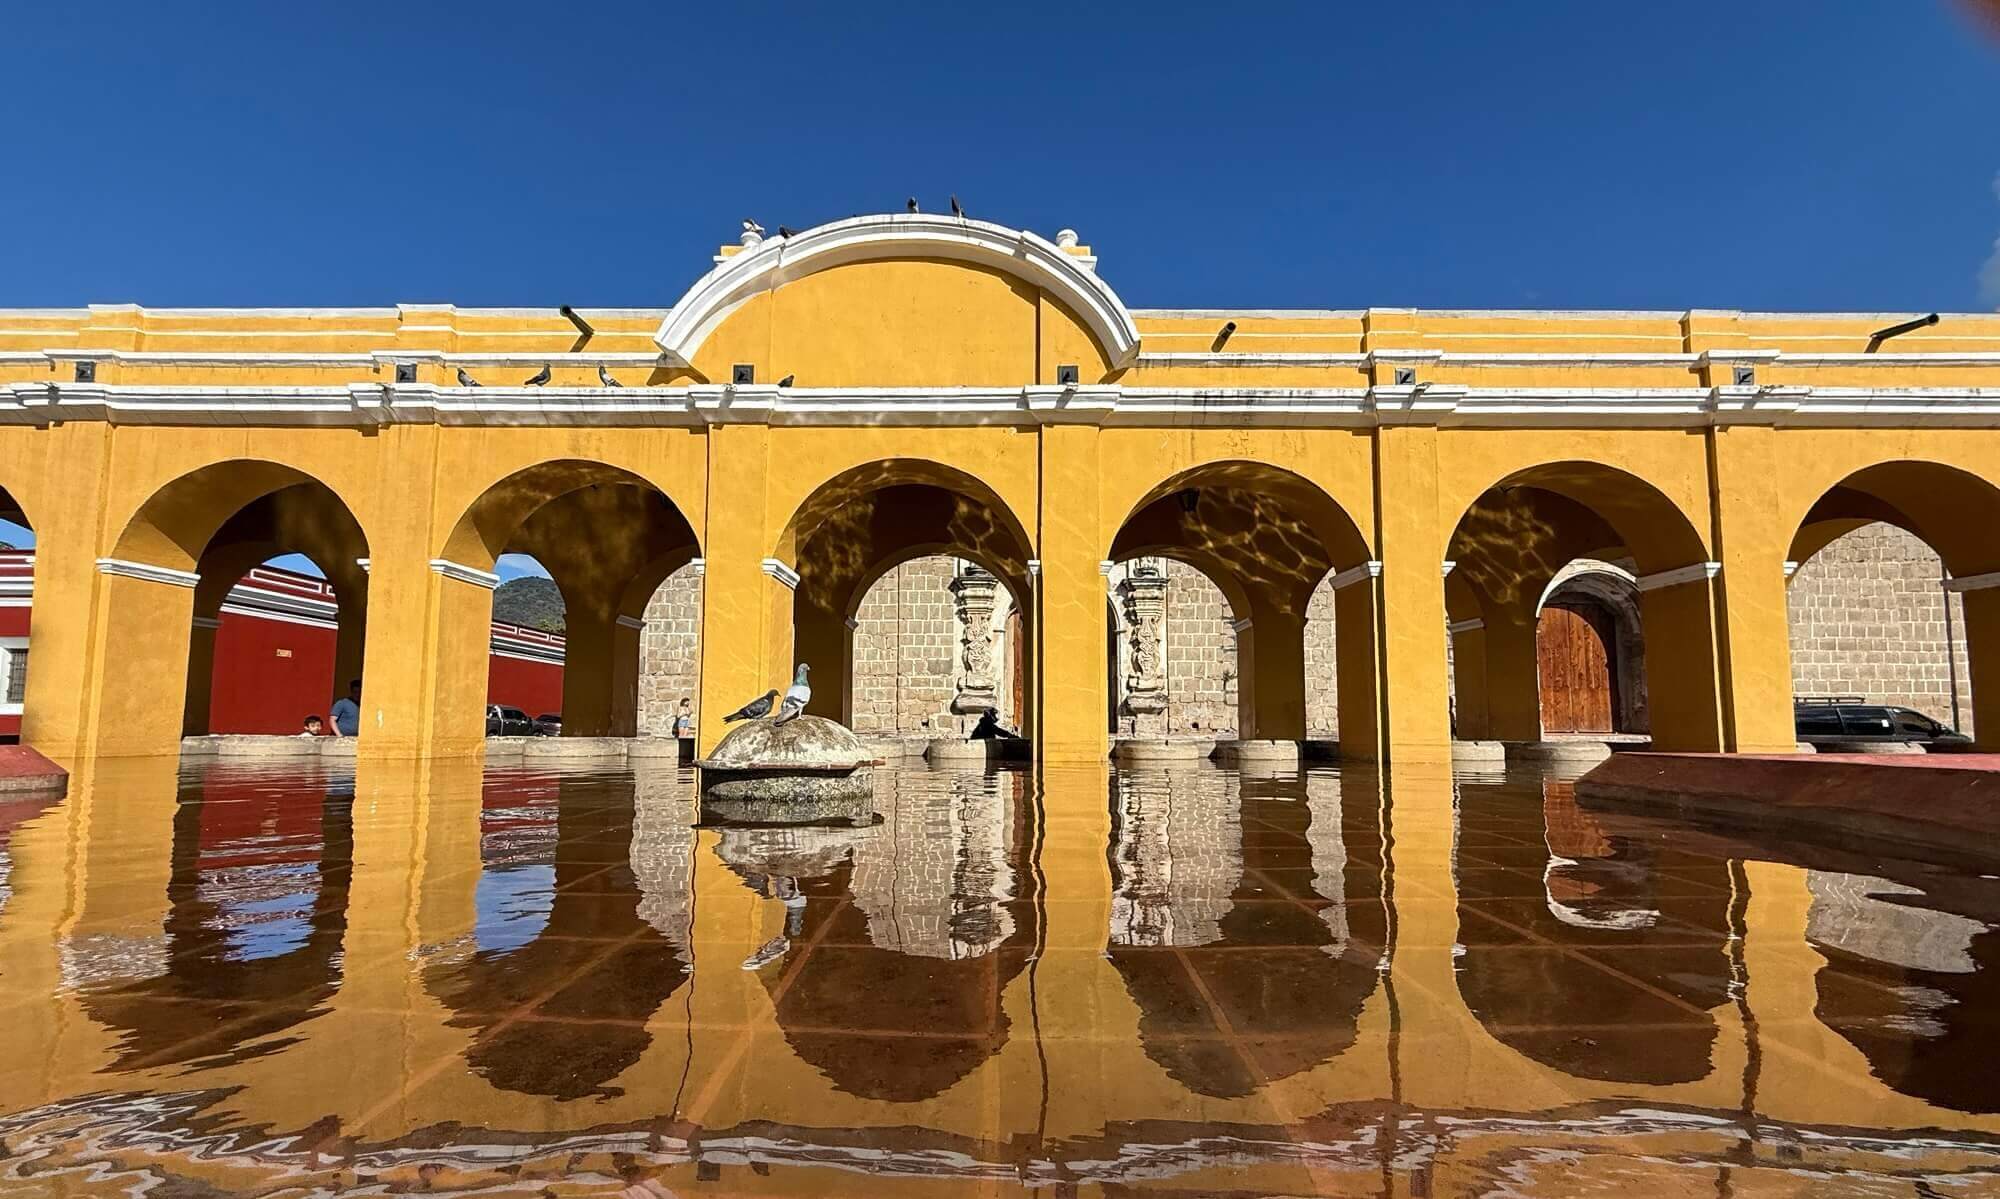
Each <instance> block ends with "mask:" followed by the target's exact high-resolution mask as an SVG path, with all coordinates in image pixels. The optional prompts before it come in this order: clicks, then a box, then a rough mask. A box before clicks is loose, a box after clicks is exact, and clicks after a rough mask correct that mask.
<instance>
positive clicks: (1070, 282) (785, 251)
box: [653, 213, 1139, 370]
mask: <svg viewBox="0 0 2000 1199" xmlns="http://www.w3.org/2000/svg"><path fill="white" fill-rule="evenodd" d="M888 258H949V259H956V260H959V261H965V262H972V263H976V264H978V265H981V266H986V267H991V268H994V269H997V270H1001V271H1005V272H1006V273H1008V274H1010V275H1013V276H1015V277H1016V278H1019V279H1023V280H1025V281H1027V282H1029V283H1032V284H1034V285H1035V286H1037V287H1040V288H1042V289H1043V290H1045V291H1047V292H1049V293H1050V294H1051V295H1052V296H1054V297H1055V298H1056V299H1058V300H1060V301H1062V303H1063V304H1064V306H1065V307H1067V308H1068V309H1069V310H1070V311H1071V312H1073V313H1075V314H1076V315H1077V317H1078V318H1079V319H1080V320H1082V322H1083V323H1084V326H1085V327H1086V328H1088V329H1089V330H1090V332H1091V333H1092V334H1093V335H1094V336H1095V337H1096V338H1097V342H1098V345H1099V346H1100V347H1102V349H1103V351H1104V356H1105V357H1106V358H1108V359H1109V360H1110V362H1111V366H1112V369H1113V370H1118V369H1121V368H1124V367H1127V366H1130V365H1132V360H1133V359H1134V358H1136V357H1137V356H1138V353H1139V327H1138V325H1137V324H1135V323H1134V322H1133V320H1132V314H1131V312H1130V311H1129V310H1128V309H1127V308H1126V307H1125V304H1124V302H1123V301H1121V300H1120V299H1119V298H1118V294H1117V293H1116V292H1114V291H1112V290H1111V287H1110V285H1109V284H1107V283H1105V282H1104V280H1102V279H1101V278H1099V277H1098V275H1097V273H1096V272H1095V271H1093V270H1091V269H1090V268H1089V266H1088V265H1087V264H1085V263H1084V262H1082V261H1081V260H1080V259H1078V258H1077V257H1076V256H1075V255H1073V254H1070V253H1068V252H1066V251H1065V250H1063V249H1062V248H1061V247H1060V246H1058V245H1056V244H1055V243H1054V242H1052V241H1049V240H1047V239H1046V238H1043V237H1040V236H1037V235H1036V234H1033V233H1029V232H1027V231H1026V230H1022V229H1009V228H1007V227H1006V226H1004V225H995V224H991V223H989V222H986V221H974V220H966V219H964V218H961V217H953V216H946V215H940V214H935V213H910V214H906V215H905V214H894V215H880V216H860V217H851V218H849V219H847V220H844V221H833V222H831V223H829V224H825V225H820V226H817V227H815V228H812V229H805V230H801V231H800V232H798V233H794V234H793V235H792V236H790V237H775V236H767V237H765V238H764V240H763V241H761V242H760V243H758V244H757V245H755V246H750V247H746V248H744V249H743V250H741V251H739V252H737V253H735V254H732V255H730V256H728V257H726V258H724V259H723V260H722V261H720V262H718V263H717V264H716V265H715V269H713V270H711V271H709V272H708V274H706V275H704V276H702V277H701V278H700V279H698V280H696V282H695V284H694V286H693V287H690V288H689V289H688V290H687V294H686V295H684V296H682V297H681V298H680V300H679V301H678V302H677V303H676V304H675V305H674V307H673V311H672V312H670V313H669V314H668V315H667V318H666V319H665V320H664V321H662V322H661V323H660V329H659V332H658V333H656V334H654V336H653V340H654V341H655V342H656V343H658V345H659V347H660V350H661V352H662V354H663V355H664V356H665V358H666V359H667V361H668V362H670V363H672V364H673V365H676V366H689V365H692V364H693V361H694V356H695V354H696V353H697V352H699V351H700V349H701V346H702V343H703V342H704V341H706V340H707V338H708V335H709V334H710V333H712V332H714V331H715V329H716V327H717V326H719V325H720V324H722V322H723V321H724V320H726V319H728V317H729V315H730V314H731V313H733V312H734V311H736V309H737V308H739V307H740V306H742V305H743V304H744V303H745V302H747V301H748V300H750V299H751V298H752V297H753V296H757V295H760V294H762V293H764V292H767V291H771V290H773V289H775V288H778V287H780V286H782V285H784V284H785V283H788V282H791V281H792V280H794V279H802V278H804V277H806V276H807V275H812V274H816V273H818V272H820V271H823V270H826V269H828V268H830V267H836V266H841V265H843V264H846V263H851V262H873V261H879V260H882V259H888Z"/></svg>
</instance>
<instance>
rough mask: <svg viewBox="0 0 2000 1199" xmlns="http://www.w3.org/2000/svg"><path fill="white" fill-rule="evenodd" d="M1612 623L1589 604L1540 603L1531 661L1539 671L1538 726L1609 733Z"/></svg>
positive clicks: (1550, 730) (1557, 730)
mask: <svg viewBox="0 0 2000 1199" xmlns="http://www.w3.org/2000/svg"><path fill="white" fill-rule="evenodd" d="M1611 644H1612V625H1611V617H1610V614H1609V613H1606V612H1603V611H1600V610H1596V609H1592V608H1559V607H1556V606H1555V605H1553V604H1551V605H1549V606H1548V607H1546V608H1543V609H1542V618H1541V621H1540V623H1539V624H1537V626H1536V628H1535V662H1536V667H1537V670H1538V672H1539V673H1540V675H1541V691H1542V731H1543V732H1545V733H1609V732H1611V731H1613V724H1612V718H1611V692H1612V686H1613V684H1612V677H1611V670H1612V663H1611V649H1610V647H1611Z"/></svg>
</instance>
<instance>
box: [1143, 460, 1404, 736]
mask: <svg viewBox="0 0 2000 1199" xmlns="http://www.w3.org/2000/svg"><path fill="white" fill-rule="evenodd" d="M1369 553H1370V550H1369V541H1368V539H1367V537H1366V535H1365V534H1364V533H1363V531H1362V529H1361V527H1360V525H1359V524H1358V523H1357V522H1356V521H1355V520H1354V519H1353V517H1352V516H1351V515H1350V514H1349V513H1348V511H1347V509H1346V508H1345V507H1344V506H1343V505H1342V504H1341V503H1340V502H1339V501H1338V500H1336V499H1335V498H1334V497H1333V495H1332V494H1330V493H1329V492H1328V491H1327V490H1326V489H1325V488H1323V487H1321V486H1320V485H1319V484H1317V483H1315V482H1313V481H1312V480H1310V479H1307V478H1306V477H1304V476H1303V475H1300V474H1297V473H1296V472H1293V471H1290V470H1286V469H1284V468H1282V467H1276V466H1272V465H1269V464H1268V463H1261V462H1252V461H1247V460H1242V459H1217V460H1212V461H1208V462H1203V463H1200V464H1198V465H1195V466H1192V467H1189V468H1187V469H1184V470H1181V471H1177V472H1175V473H1174V474H1172V475H1170V476H1168V477H1167V478H1164V479H1161V480H1158V481H1157V482H1155V483H1154V484H1153V485H1152V486H1150V487H1149V488H1148V489H1147V490H1146V491H1145V492H1144V493H1142V494H1141V495H1140V496H1139V497H1138V498H1137V500H1136V501H1135V502H1134V503H1133V505H1132V506H1131V508H1130V509H1129V511H1128V513H1127V515H1126V517H1125V519H1124V520H1123V521H1122V522H1121V523H1120V525H1119V526H1118V528H1117V529H1116V530H1115V531H1114V533H1113V535H1112V538H1111V543H1110V546H1109V553H1108V555H1107V557H1108V558H1109V559H1110V560H1112V561H1123V560H1127V559H1130V558H1135V557H1141V556H1150V557H1164V558H1174V559H1178V560H1181V561H1184V562H1188V563H1189V564H1190V565H1194V566H1195V567H1196V568H1197V569H1200V570H1201V571H1202V572H1203V573H1204V574H1206V575H1207V576H1208V577H1209V578H1210V579H1211V580H1213V581H1215V582H1216V583H1217V584H1218V586H1220V587H1221V588H1222V589H1223V591H1224V594H1225V595H1227V596H1228V597H1229V600H1230V603H1231V606H1232V608H1233V609H1234V612H1233V624H1234V628H1235V633H1236V653H1237V663H1238V670H1239V678H1238V681H1237V690H1238V696H1239V704H1238V709H1239V710H1238V719H1237V725H1238V732H1239V735H1241V736H1242V737H1245V738H1258V739H1294V740H1296V739H1302V738H1304V737H1305V735H1306V732H1307V704H1306V694H1307V690H1308V687H1307V681H1306V653H1305V626H1306V617H1307V611H1308V609H1309V607H1310V606H1311V603H1312V596H1313V593H1314V591H1315V589H1316V588H1318V587H1319V586H1320V584H1321V583H1322V582H1323V581H1325V580H1328V579H1329V578H1331V579H1333V580H1334V581H1335V583H1336V584H1338V587H1337V589H1338V590H1340V591H1341V594H1339V595H1338V596H1336V597H1335V601H1334V602H1335V606H1336V607H1337V608H1339V609H1341V611H1340V613H1339V617H1338V619H1337V620H1336V621H1335V628H1336V635H1337V636H1338V637H1339V638H1340V645H1341V652H1340V653H1338V654H1337V655H1336V659H1337V661H1336V663H1335V666H1334V673H1335V675H1336V676H1337V677H1336V678H1335V679H1334V680H1333V686H1334V688H1335V690H1336V691H1337V693H1338V695H1339V708H1340V724H1341V726H1342V727H1343V728H1345V729H1348V730H1351V731H1353V732H1354V733H1356V734H1357V738H1356V743H1357V752H1360V753H1363V754H1366V753H1367V752H1370V750H1371V749H1372V744H1373V732H1372V730H1373V729H1374V727H1375V712H1374V706H1375V702H1374V689H1373V674H1374V667H1375V661H1374V638H1373V629H1374V623H1375V621H1374V590H1375V589H1374V579H1375V577H1376V575H1377V574H1378V573H1379V565H1378V564H1373V563H1371V562H1370V560H1369ZM1343 664H1344V665H1343ZM1316 681H1317V682H1324V680H1316ZM1364 746H1365V747H1369V748H1367V749H1363V748H1360V747H1364Z"/></svg>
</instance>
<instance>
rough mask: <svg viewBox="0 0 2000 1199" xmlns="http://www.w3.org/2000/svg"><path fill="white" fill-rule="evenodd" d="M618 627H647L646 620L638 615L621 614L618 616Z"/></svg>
mask: <svg viewBox="0 0 2000 1199" xmlns="http://www.w3.org/2000/svg"><path fill="white" fill-rule="evenodd" d="M618 627H619V628H621V629H643V628H645V627H646V622H645V621H643V620H641V619H639V618H638V617H636V616H620V617H619V618H618Z"/></svg>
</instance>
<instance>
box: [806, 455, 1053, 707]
mask: <svg viewBox="0 0 2000 1199" xmlns="http://www.w3.org/2000/svg"><path fill="white" fill-rule="evenodd" d="M1033 546H1034V542H1033V540H1032V538H1031V537H1030V536H1029V534H1028V530H1027V527H1026V525H1025V524H1024V523H1023V522H1022V521H1021V520H1020V518H1019V516H1018V515H1017V514H1016V512H1015V511H1014V509H1013V508H1012V506H1011V505H1009V504H1008V503H1007V502H1006V501H1005V500H1004V499H1002V498H1001V496H1000V495H999V493H998V492H997V491H996V490H995V489H994V488H993V487H992V486H990V485H988V484H987V483H986V482H985V481H984V480H982V479H980V478H978V477H977V476H976V475H974V474H972V473H970V472H968V471H965V470H962V469H960V468H958V467H954V466H949V465H946V464H944V463H941V462H937V461H935V460H931V459H921V458H884V459H876V460H873V461H870V462H865V463H861V464H858V465H854V466H850V467H848V468H846V469H844V470H841V471H838V472H836V473H834V474H833V475H832V476H831V477H829V478H827V479H826V480H824V481H822V482H821V483H820V484H819V485H818V486H816V487H814V488H813V489H812V490H811V491H810V492H808V493H807V494H806V496H805V498H804V499H802V500H801V501H800V502H799V504H798V506H797V508H796V509H795V510H794V511H793V512H792V514H791V516H790V517H789V518H788V519H787V520H786V522H785V524H784V526H783V527H782V528H781V530H780V531H779V534H778V539H777V541H776V543H775V544H774V545H773V546H772V555H771V556H772V558H773V559H774V560H775V562H776V564H777V565H778V566H784V565H785V564H786V563H788V562H789V563H795V564H796V566H795V568H793V567H787V569H795V573H796V587H795V590H794V593H793V596H792V603H791V617H792V628H791V633H792V643H793V646H794V657H795V658H796V660H797V661H799V662H803V663H806V664H808V665H810V666H812V667H813V669H814V670H815V671H816V672H817V673H818V674H819V676H820V680H821V681H820V682H819V683H818V684H817V685H816V686H815V687H814V690H813V699H812V702H811V704H810V705H809V706H808V709H807V710H808V711H812V712H814V713H816V714H819V715H824V716H828V717H831V718H834V719H839V720H850V719H852V718H853V715H854V711H855V696H854V694H853V685H854V680H855V668H854V663H855V652H856V647H855V644H854V635H855V625H854V621H855V619H856V613H857V610H858V607H859V605H860V603H861V601H862V599H863V597H864V596H866V594H867V593H868V590H869V588H870V587H872V586H873V585H874V583H875V582H876V581H878V580H879V579H881V578H882V576H883V575H884V574H886V573H887V572H888V571H890V570H892V569H894V568H895V567H897V566H898V565H900V564H902V563H906V562H909V561H912V560H915V559H917V558H921V557H926V556H933V555H950V556H952V557H956V558H961V559H964V560H966V561H969V562H973V563H976V564H977V565H979V566H980V567H981V568H982V569H984V570H986V571H988V572H990V573H991V574H992V575H993V576H994V577H995V578H997V579H999V580H1000V581H1001V582H1003V583H1004V584H1005V585H1006V587H1007V589H1008V591H1009V594H1010V595H1011V596H1012V597H1013V600H1014V602H1015V603H1016V605H1017V606H1018V607H1019V608H1020V610H1021V612H1022V617H1023V622H1024V632H1023V635H1024V637H1029V638H1031V637H1032V635H1033V634H1032V626H1031V625H1030V624H1028V623H1027V622H1029V621H1031V620H1032V607H1031V605H1029V604H1028V603H1027V602H1026V598H1025V597H1027V596H1028V595H1029V581H1030V576H1029V569H1030V567H1029V562H1030V559H1031V558H1032V555H1033V552H1034V550H1033ZM767 569H769V570H771V571H772V572H773V573H774V574H775V573H777V567H776V566H771V567H767ZM966 648H967V650H968V652H969V647H966ZM958 652H959V650H958V649H956V648H954V649H953V651H952V653H953V656H956V655H957V654H958ZM1032 693H1033V692H1032V688H1023V695H1024V698H1025V697H1026V696H1029V695H1032ZM1017 718H1018V719H1020V720H1021V721H1022V722H1023V724H1024V725H1025V724H1026V723H1027V720H1028V713H1025V712H1024V713H1019V714H1017Z"/></svg>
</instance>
